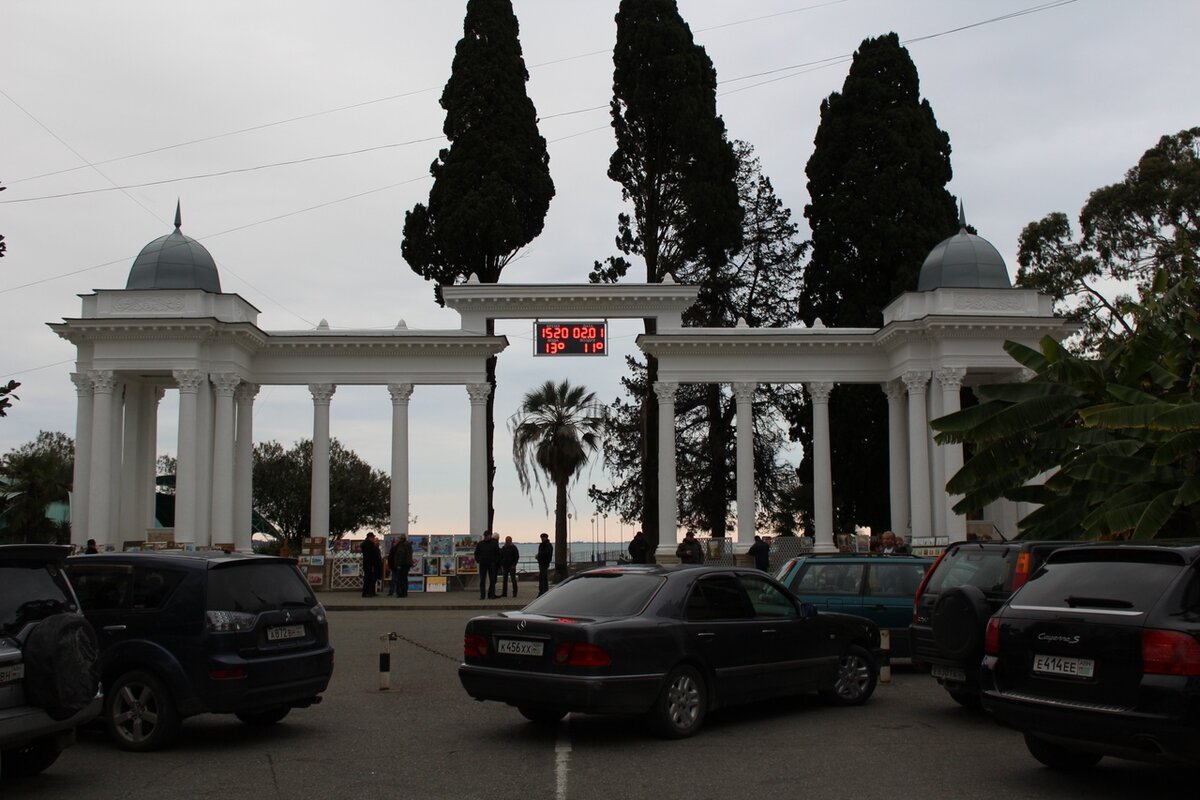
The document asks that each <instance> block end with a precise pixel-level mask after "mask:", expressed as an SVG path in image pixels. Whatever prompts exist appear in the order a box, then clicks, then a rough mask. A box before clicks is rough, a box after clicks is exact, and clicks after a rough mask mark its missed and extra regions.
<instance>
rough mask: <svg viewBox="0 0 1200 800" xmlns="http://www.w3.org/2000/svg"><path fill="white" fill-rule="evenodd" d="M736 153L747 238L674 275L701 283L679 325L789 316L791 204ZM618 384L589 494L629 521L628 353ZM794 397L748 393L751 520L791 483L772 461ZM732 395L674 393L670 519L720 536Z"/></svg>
mask: <svg viewBox="0 0 1200 800" xmlns="http://www.w3.org/2000/svg"><path fill="white" fill-rule="evenodd" d="M734 147H735V151H736V153H737V156H738V164H739V169H738V181H737V185H738V197H739V202H740V203H741V206H742V209H743V212H744V213H743V216H742V219H743V238H744V240H745V243H746V246H745V247H743V248H742V250H741V251H740V252H739V253H738V254H737V255H735V256H734V257H732V258H730V259H728V260H726V261H724V262H721V263H715V262H708V261H695V262H688V263H686V264H684V265H683V266H682V267H680V268H679V270H678V272H677V275H678V277H679V279H680V280H681V281H682V282H684V283H689V284H694V285H696V286H698V287H699V288H700V294H699V297H698V299H697V302H696V303H695V304H694V305H693V306H692V307H691V308H689V309H688V310H687V311H686V312H685V314H684V324H685V325H687V326H702V327H725V328H732V327H734V326H735V325H736V324H738V323H739V321H745V323H746V324H748V325H749V326H750V327H755V328H757V327H771V328H774V327H786V326H788V325H792V324H794V323H795V321H796V319H797V317H796V296H797V293H798V292H799V283H800V276H801V270H802V259H803V255H804V246H803V244H802V243H801V242H800V241H799V236H798V231H797V228H796V225H795V223H794V222H792V219H791V211H790V210H789V209H788V208H786V207H785V206H784V205H783V203H782V202H781V201H780V200H779V198H778V197H777V196H776V195H775V191H774V188H773V187H772V185H771V181H770V179H769V178H768V177H767V176H765V175H763V174H762V169H761V165H760V164H759V161H758V159H757V158H755V157H754V153H753V148H751V147H750V145H749V144H747V143H745V142H735V143H734ZM628 363H629V367H630V372H629V375H628V376H627V377H626V378H625V379H623V381H622V385H623V387H624V389H625V393H626V395H627V397H628V398H629V399H628V400H623V399H620V398H618V399H617V400H616V401H615V402H614V403H613V404H612V405H611V406H610V407H609V416H608V420H609V428H608V433H607V436H606V446H605V451H604V455H605V464H606V466H607V468H608V471H609V473H610V474H611V475H613V478H614V485H613V486H612V487H611V488H609V489H597V488H595V487H593V489H592V490H591V491H590V493H589V494H590V496H591V498H592V500H593V502H595V503H596V505H597V507H598V508H599V509H600V510H601V511H616V512H618V513H619V514H620V516H621V517H622V518H623V519H625V520H627V521H630V522H633V521H635V520H637V519H639V517H640V514H641V507H642V503H641V500H642V493H641V485H642V477H643V476H642V462H641V450H640V445H641V434H642V426H641V407H640V404H639V403H638V401H637V398H640V397H642V396H644V393H645V391H646V369H645V365H644V364H643V363H642V362H639V361H635V360H632V359H630V360H629V362H628ZM799 402H800V395H799V390H798V389H797V388H796V387H792V386H768V385H762V386H759V387H757V388H756V391H755V398H754V418H755V434H754V443H755V450H754V459H755V483H756V488H757V495H758V500H759V517H760V519H759V520H758V524H759V525H761V526H762V527H764V528H767V527H772V528H773V525H774V523H773V522H772V520H773V519H775V512H776V511H777V510H778V508H779V506H780V504H781V503H782V502H784V496H785V495H786V494H788V490H787V488H786V487H787V486H788V485H789V483H790V482H792V479H793V475H792V473H791V469H790V467H788V466H787V465H786V464H783V463H781V462H780V460H779V453H780V451H781V449H782V448H783V445H784V437H785V430H784V427H783V425H782V419H783V418H784V416H785V415H786V414H787V413H790V412H793V411H794V406H796V405H798V404H799ZM736 410H737V407H736V403H735V402H734V399H733V396H732V393H731V392H730V390H729V389H728V388H727V387H725V386H720V385H717V384H706V385H705V384H684V385H682V386H680V387H679V390H678V392H677V393H676V396H675V441H676V478H677V483H678V501H679V521H680V524H681V525H683V526H684V527H686V528H688V529H690V530H696V531H707V532H708V533H709V534H710V535H713V536H723V535H724V534H725V532H726V531H727V530H728V529H729V527H730V525H731V522H732V520H731V518H730V513H729V512H730V508H731V503H732V502H733V500H734V499H735V496H736V460H737V459H736V445H737V437H736V435H735V426H734V421H735V418H736Z"/></svg>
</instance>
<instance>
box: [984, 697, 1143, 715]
mask: <svg viewBox="0 0 1200 800" xmlns="http://www.w3.org/2000/svg"><path fill="white" fill-rule="evenodd" d="M1000 696H1001V697H1003V698H1004V699H1006V700H1019V701H1021V702H1023V703H1037V704H1038V705H1043V706H1053V707H1055V708H1071V709H1076V710H1079V711H1099V712H1101V713H1103V714H1125V713H1128V712H1130V711H1132V710H1133V707H1132V706H1114V705H1108V704H1105V703H1081V702H1079V701H1077V700H1059V699H1057V698H1053V697H1042V696H1041V695H1036V694H1028V693H1026V692H1000Z"/></svg>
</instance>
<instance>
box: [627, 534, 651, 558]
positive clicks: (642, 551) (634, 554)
mask: <svg viewBox="0 0 1200 800" xmlns="http://www.w3.org/2000/svg"><path fill="white" fill-rule="evenodd" d="M649 549H650V548H649V547H648V546H647V545H646V539H645V538H644V537H643V536H642V532H641V531H635V532H634V534H633V539H631V540H630V542H629V559H630V560H631V561H632V562H633V563H635V564H645V563H646V553H647V551H648V550H649Z"/></svg>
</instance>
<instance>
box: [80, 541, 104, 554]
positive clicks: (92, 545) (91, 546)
mask: <svg viewBox="0 0 1200 800" xmlns="http://www.w3.org/2000/svg"><path fill="white" fill-rule="evenodd" d="M83 552H85V553H99V552H100V550H99V549H97V547H96V540H95V539H88V543H87V547H85V548H84V550H83Z"/></svg>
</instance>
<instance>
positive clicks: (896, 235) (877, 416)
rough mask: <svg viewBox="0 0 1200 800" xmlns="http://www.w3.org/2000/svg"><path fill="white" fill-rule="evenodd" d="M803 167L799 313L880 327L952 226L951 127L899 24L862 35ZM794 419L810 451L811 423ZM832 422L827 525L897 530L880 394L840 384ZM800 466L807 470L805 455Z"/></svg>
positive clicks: (832, 322) (831, 321)
mask: <svg viewBox="0 0 1200 800" xmlns="http://www.w3.org/2000/svg"><path fill="white" fill-rule="evenodd" d="M806 174H807V175H808V191H809V197H810V199H811V202H810V203H809V204H808V205H807V206H805V208H804V216H805V217H806V218H807V219H808V221H809V227H810V228H811V229H812V259H811V261H810V263H809V265H808V267H807V269H806V271H805V275H804V286H803V289H802V291H801V295H800V315H801V317H802V318H803V319H804V321H805V322H806V323H808V324H810V325H811V324H812V323H813V321H814V320H815V319H816V318H820V319H821V320H822V321H823V322H824V323H825V324H826V325H827V326H830V327H835V326H839V327H870V328H874V327H879V326H880V325H882V324H883V316H882V313H883V309H884V307H885V306H886V305H887V304H888V303H889V302H891V301H892V300H893V299H894V298H895V297H896V296H897V295H899V294H901V293H902V292H906V291H915V290H916V288H917V276H918V275H919V273H920V269H921V264H922V263H923V262H924V260H925V257H926V256H927V255H928V254H929V251H930V250H931V249H933V247H934V245H936V244H937V243H938V242H940V241H941V240H942V239H945V238H946V237H947V236H951V235H953V234H954V233H955V231H956V230H957V229H958V223H957V211H956V207H955V200H954V197H953V196H952V195H951V194H950V193H949V192H948V191H946V184H947V183H949V181H950V178H951V175H952V172H951V168H950V137H949V136H948V135H947V134H946V133H945V132H944V131H942V130H941V129H940V128H938V126H937V120H936V119H935V118H934V115H933V109H932V108H931V107H930V105H929V101H927V100H922V99H921V97H920V82H919V79H918V77H917V68H916V66H915V65H914V64H913V62H912V59H911V58H910V57H909V54H908V51H907V50H906V49H905V48H903V47H901V46H900V39H899V37H898V36H897V35H896V34H895V33H889V34H887V35H885V36H880V37H878V38H874V39H866V40H864V41H863V43H862V44H861V45H860V46H859V48H858V51H857V52H856V53H855V54H854V60H853V62H852V63H851V65H850V71H849V74H848V75H847V77H846V81H845V83H844V84H843V86H842V91H841V92H840V93H838V92H834V93H833V94H831V95H830V96H829V97H828V98H826V99H825V100H824V101H823V102H822V103H821V123H820V126H819V127H818V128H817V134H816V137H815V140H814V149H813V154H812V157H811V158H809V160H808V165H807V167H806ZM800 423H801V427H802V428H803V429H804V433H803V441H804V443H805V452H806V453H808V452H811V446H810V445H811V443H812V432H811V430H810V429H809V426H810V425H811V422H810V421H808V420H807V419H804V420H800ZM829 424H830V438H831V442H830V443H831V456H832V465H833V491H834V523H835V525H836V526H837V527H838V528H839V529H841V530H850V529H851V526H853V525H854V524H868V525H870V526H871V527H872V529H874V530H882V529H885V528H887V527H897V528H903V527H904V526H905V525H906V524H907V520H891V519H890V517H891V513H890V509H889V501H888V436H887V401H886V398H885V397H884V395H883V392H882V391H881V390H880V389H879V387H877V386H865V385H853V384H846V385H840V386H838V387H837V388H836V389H835V390H834V393H833V396H832V398H831V399H830V404H829ZM801 470H802V473H803V474H804V477H805V478H806V479H807V480H811V470H812V465H811V460H810V459H809V458H808V457H807V456H806V458H805V462H804V464H803V465H802V467H801ZM889 520H890V524H889ZM925 533H926V532H924V531H914V534H917V535H923V534H925Z"/></svg>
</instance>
